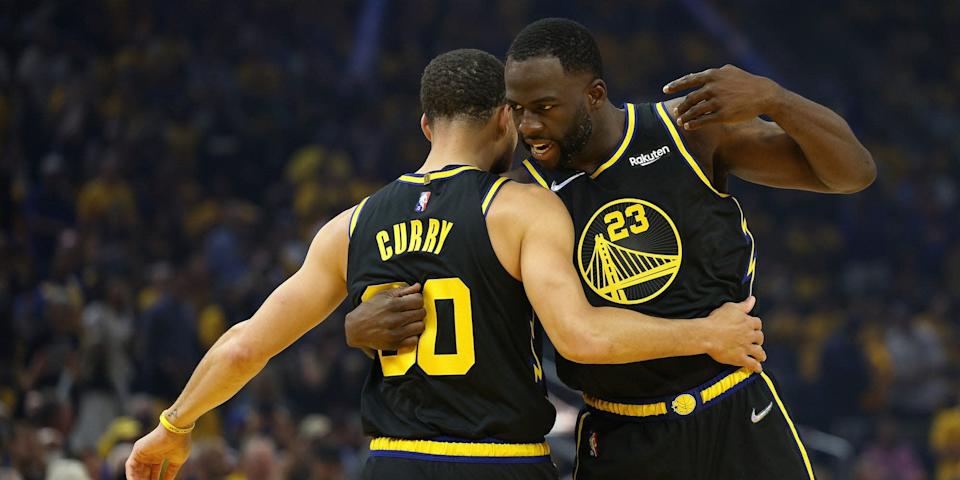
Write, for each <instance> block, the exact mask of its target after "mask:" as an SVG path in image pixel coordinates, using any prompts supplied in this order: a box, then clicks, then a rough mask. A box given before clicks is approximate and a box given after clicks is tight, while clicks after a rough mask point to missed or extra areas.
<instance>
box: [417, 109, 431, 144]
mask: <svg viewBox="0 0 960 480" xmlns="http://www.w3.org/2000/svg"><path fill="white" fill-rule="evenodd" d="M420 130H421V131H422V132H423V136H424V137H427V141H428V142H432V141H433V132H431V131H430V121H429V120H427V114H426V113H424V114H423V115H421V116H420Z"/></svg>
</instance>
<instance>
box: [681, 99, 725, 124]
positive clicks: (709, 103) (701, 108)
mask: <svg viewBox="0 0 960 480" xmlns="http://www.w3.org/2000/svg"><path fill="white" fill-rule="evenodd" d="M718 108H720V107H719V105H718V104H717V102H715V101H713V100H704V101H702V102H700V103H697V104H696V105H693V106H691V107H690V108H689V109H688V110H686V111H685V112H684V113H681V114H680V116H678V117H677V125H680V126H682V127H684V128H686V126H687V125H688V124H689V123H690V122H692V121H693V120H695V119H697V118H700V117H702V116H704V115H710V114H712V113H717V109H718Z"/></svg>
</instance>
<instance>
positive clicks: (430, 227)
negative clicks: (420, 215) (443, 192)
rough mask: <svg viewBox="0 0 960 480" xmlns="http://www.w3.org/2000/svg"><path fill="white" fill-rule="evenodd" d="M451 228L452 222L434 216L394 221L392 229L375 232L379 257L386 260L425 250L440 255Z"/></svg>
mask: <svg viewBox="0 0 960 480" xmlns="http://www.w3.org/2000/svg"><path fill="white" fill-rule="evenodd" d="M424 227H426V228H424ZM424 230H426V232H424ZM451 230H453V222H450V221H447V220H441V219H436V218H424V219H414V220H408V221H405V222H400V223H395V224H394V225H393V228H392V229H390V228H387V229H384V230H380V231H379V232H377V235H376V238H377V247H379V248H380V259H381V260H383V261H384V262H386V261H387V260H390V259H391V258H393V257H395V256H397V255H402V254H404V253H408V252H426V253H432V254H434V255H440V251H441V250H443V245H444V243H445V242H446V241H447V237H448V236H449V235H450V231H451Z"/></svg>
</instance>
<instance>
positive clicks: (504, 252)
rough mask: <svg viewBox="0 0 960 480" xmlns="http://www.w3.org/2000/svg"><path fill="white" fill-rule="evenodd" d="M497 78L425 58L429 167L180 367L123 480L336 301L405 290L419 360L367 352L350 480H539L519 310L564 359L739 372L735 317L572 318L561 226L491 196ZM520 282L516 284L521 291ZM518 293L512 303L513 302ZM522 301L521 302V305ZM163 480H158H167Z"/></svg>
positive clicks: (537, 193) (153, 464) (175, 454)
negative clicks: (180, 376)
mask: <svg viewBox="0 0 960 480" xmlns="http://www.w3.org/2000/svg"><path fill="white" fill-rule="evenodd" d="M503 72H504V70H503V65H502V64H501V63H500V62H499V61H498V60H497V59H496V58H495V57H493V56H491V55H489V54H487V53H484V52H480V51H477V50H458V51H454V52H450V53H447V54H444V55H441V56H439V57H437V58H436V59H434V60H433V61H432V62H431V63H430V65H428V66H427V68H426V70H425V71H424V74H423V79H422V81H421V83H422V86H421V101H422V103H423V108H424V112H425V114H424V116H423V119H422V121H421V126H422V128H423V131H424V134H425V135H426V137H427V138H428V139H429V140H431V143H432V145H431V151H430V155H429V156H428V157H427V159H426V161H425V162H424V164H423V166H422V167H421V168H420V169H419V171H418V173H411V174H408V175H403V176H402V177H400V178H399V179H398V180H397V181H395V182H393V183H391V184H389V185H388V186H386V187H385V188H384V189H382V190H380V191H378V192H377V193H375V194H374V195H372V196H370V197H369V198H367V199H365V200H364V201H363V202H361V203H360V204H359V205H357V206H356V207H355V208H351V209H349V210H347V211H345V212H343V213H342V214H340V215H339V216H337V217H336V218H334V219H333V220H331V221H330V222H329V223H327V225H325V226H324V227H323V228H322V229H321V230H320V232H318V233H317V235H316V237H315V238H314V240H313V243H312V244H311V246H310V250H309V252H308V254H307V258H306V260H305V261H304V264H303V266H302V267H301V269H300V270H299V271H297V273H295V274H294V275H293V276H292V277H291V278H290V279H288V280H287V281H286V282H284V283H283V284H282V285H281V286H280V287H278V288H277V290H276V291H274V292H273V294H271V296H270V297H269V298H268V299H267V300H266V302H264V304H263V306H261V308H260V309H259V310H258V311H257V312H256V313H255V314H254V315H253V317H252V318H250V319H249V320H247V321H244V322H241V323H239V324H237V325H236V326H234V327H233V328H231V329H230V331H228V332H227V333H226V334H225V335H224V336H223V337H222V338H221V339H220V340H218V342H217V343H216V344H215V345H214V347H213V348H211V350H210V352H209V353H208V354H207V355H206V356H205V357H204V359H203V360H202V361H201V362H200V365H199V366H198V367H197V369H196V371H195V372H194V374H193V376H192V377H191V379H190V381H189V383H188V384H187V386H186V388H185V389H184V391H183V393H182V394H181V395H180V397H179V398H178V399H177V401H176V402H175V403H174V404H173V405H172V406H171V407H170V408H169V409H167V410H166V411H165V412H164V414H163V415H162V417H161V425H160V426H158V427H157V428H156V429H155V430H154V431H153V432H151V433H150V434H148V435H147V436H146V437H144V438H143V439H141V440H140V441H138V442H137V444H136V446H135V447H134V450H133V452H132V453H131V456H130V459H129V460H128V461H127V475H128V478H132V479H140V478H151V479H153V478H157V475H156V474H157V473H159V469H160V467H161V465H162V463H163V461H164V460H165V459H166V460H167V461H168V462H169V466H168V468H167V471H166V475H165V478H171V475H172V474H175V473H176V471H177V469H178V468H179V466H180V465H182V463H183V461H184V460H185V458H186V456H187V454H188V453H189V448H190V440H189V431H190V429H191V428H192V427H191V425H192V424H193V422H195V421H196V419H197V418H198V417H199V416H200V415H202V414H203V413H205V412H207V411H208V410H210V409H212V408H214V407H216V406H217V405H219V404H220V403H222V402H224V401H225V400H227V399H228V398H230V397H231V396H232V395H233V394H235V393H236V392H237V391H238V390H239V389H240V388H241V387H242V386H243V385H244V384H245V383H246V382H247V381H249V380H250V378H252V377H253V376H254V375H255V374H256V373H257V372H258V371H259V370H260V369H261V368H262V367H263V366H264V365H265V364H266V362H267V360H268V359H269V358H270V357H272V356H273V355H275V354H277V353H278V352H280V351H281V350H283V349H284V348H286V347H287V346H288V345H290V344H291V343H293V341H295V340H296V339H297V338H299V337H300V336H301V335H303V334H304V333H305V332H307V331H308V330H309V329H310V328H312V327H313V326H315V325H316V324H317V323H319V322H320V321H322V320H323V319H324V318H326V316H327V315H329V314H330V312H332V311H333V309H334V308H336V306H337V305H338V304H339V303H340V302H341V301H342V300H343V299H344V297H346V296H348V295H349V299H350V301H351V302H352V303H353V304H354V305H357V304H359V303H360V302H361V300H362V299H363V298H367V297H369V296H371V295H374V294H375V293H376V292H378V291H380V290H383V289H387V288H391V287H394V286H396V285H397V284H398V283H399V282H406V283H411V284H412V283H415V282H419V283H420V284H422V289H423V299H424V305H425V309H426V316H425V318H424V324H425V327H424V331H423V333H422V335H421V336H420V338H419V343H418V344H417V345H415V346H413V347H411V348H409V349H405V350H401V351H399V352H380V353H379V356H378V358H377V359H376V361H375V362H374V363H373V367H372V371H371V373H370V376H369V379H368V382H367V384H366V386H365V388H364V392H363V397H362V405H361V410H362V416H363V423H364V430H365V431H366V433H367V434H369V435H370V436H372V437H374V438H373V440H372V442H371V445H370V450H371V456H370V459H369V460H368V462H367V464H366V467H365V469H364V473H363V475H364V478H378V479H380V478H382V479H407V478H409V479H430V478H459V479H470V478H476V479H511V478H516V479H538V478H556V476H557V472H556V469H555V468H554V466H553V464H552V463H551V462H550V457H549V448H548V446H547V444H546V443H545V442H544V438H543V437H544V435H545V434H546V433H547V431H548V430H549V429H550V427H551V425H552V424H553V418H554V412H553V409H552V407H551V406H550V404H549V403H548V402H547V401H546V398H545V395H546V394H545V390H544V387H543V384H542V381H541V372H540V365H539V359H538V355H539V343H538V340H537V339H535V338H533V336H532V332H533V331H534V325H533V323H532V319H531V313H532V310H533V307H535V308H536V309H537V311H538V313H539V314H540V317H541V321H542V322H543V326H544V329H545V330H546V331H547V333H548V334H549V335H551V338H552V339H553V341H554V344H555V345H556V346H557V348H558V350H559V351H560V352H561V353H562V354H563V355H564V356H566V357H567V358H571V359H575V360H577V361H582V362H589V363H626V362H635V361H641V360H648V359H653V358H662V357H667V356H677V355H695V354H701V353H707V354H710V355H711V356H713V357H714V358H716V359H717V360H719V361H728V362H731V363H736V362H741V364H747V365H749V364H750V362H755V360H752V359H751V360H749V361H747V360H745V359H747V358H748V357H747V355H753V356H754V357H757V358H758V359H760V360H762V357H763V351H762V349H761V348H760V347H759V346H757V345H753V344H752V342H753V341H754V340H756V338H757V335H759V333H758V331H757V329H759V326H760V321H759V319H756V318H753V317H750V316H749V315H748V314H747V312H749V310H750V308H751V307H752V301H750V302H745V303H743V304H728V305H726V306H724V307H723V308H720V309H717V310H716V311H714V312H713V313H711V314H710V316H709V317H707V318H703V319H695V320H691V321H688V322H675V321H670V320H666V319H661V318H655V317H650V316H646V315H643V314H641V313H638V312H632V311H628V310H622V309H615V308H594V307H591V306H590V305H589V303H588V302H587V299H586V297H585V295H584V293H583V290H582V289H581V287H580V283H579V280H578V278H577V274H576V272H575V271H574V269H573V267H572V266H571V265H569V263H568V262H567V259H568V258H569V257H570V255H571V254H572V250H573V245H572V243H573V242H572V240H571V239H572V237H573V226H572V224H571V221H570V217H569V215H567V213H566V210H565V209H564V207H563V204H562V203H561V202H560V200H558V199H557V198H556V197H555V196H554V195H553V194H552V193H550V192H548V191H545V190H543V189H540V188H539V187H535V186H530V185H520V184H515V183H510V182H508V181H507V180H506V179H505V178H500V177H498V176H496V175H495V174H493V173H488V171H494V172H497V171H503V170H505V169H506V167H507V166H508V165H509V163H510V158H511V156H512V153H513V150H514V148H515V147H516V144H517V133H516V130H515V128H514V126H513V123H512V121H511V118H510V113H509V111H508V110H507V108H506V106H505V101H504V81H503ZM521 280H522V281H523V282H524V283H523V284H521ZM524 285H526V289H525V288H524ZM528 299H529V301H528ZM171 472H172V473H171Z"/></svg>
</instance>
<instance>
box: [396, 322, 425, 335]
mask: <svg viewBox="0 0 960 480" xmlns="http://www.w3.org/2000/svg"><path fill="white" fill-rule="evenodd" d="M424 327H425V325H424V323H423V322H420V321H417V322H412V323H408V324H406V325H404V326H403V327H401V328H400V329H399V330H398V331H397V335H399V336H400V337H403V338H406V337H414V336H417V335H420V334H421V333H423V329H424Z"/></svg>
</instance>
